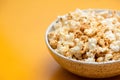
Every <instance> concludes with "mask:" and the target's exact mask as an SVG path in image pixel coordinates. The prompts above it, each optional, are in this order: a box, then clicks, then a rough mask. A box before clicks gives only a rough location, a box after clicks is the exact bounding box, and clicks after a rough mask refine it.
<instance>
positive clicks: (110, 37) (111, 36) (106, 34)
mask: <svg viewBox="0 0 120 80" xmlns="http://www.w3.org/2000/svg"><path fill="white" fill-rule="evenodd" d="M105 36H106V38H108V39H110V40H111V41H113V40H116V38H115V35H114V34H113V33H112V31H107V32H105Z"/></svg>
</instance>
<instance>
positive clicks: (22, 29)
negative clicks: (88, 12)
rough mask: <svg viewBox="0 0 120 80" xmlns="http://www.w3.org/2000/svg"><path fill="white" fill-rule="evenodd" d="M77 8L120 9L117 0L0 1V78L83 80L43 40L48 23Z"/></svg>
mask: <svg viewBox="0 0 120 80" xmlns="http://www.w3.org/2000/svg"><path fill="white" fill-rule="evenodd" d="M76 8H80V9H86V8H103V9H104V8H106V9H116V10H120V0H0V80H73V79H74V80H81V79H83V78H81V77H78V76H75V75H73V74H71V73H69V72H67V71H65V70H63V69H62V68H61V67H60V66H59V65H58V64H57V63H56V62H55V60H54V59H53V58H52V57H51V55H50V54H49V52H48V50H47V47H46V45H45V41H44V34H45V30H46V28H47V27H48V26H49V24H50V23H51V22H52V21H53V20H54V19H55V18H56V17H57V16H58V15H62V14H65V13H67V12H69V11H73V10H75V9H76ZM114 78H115V79H119V78H120V77H119V76H118V77H114ZM112 79H113V78H112Z"/></svg>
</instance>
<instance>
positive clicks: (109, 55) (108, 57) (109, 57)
mask: <svg viewBox="0 0 120 80" xmlns="http://www.w3.org/2000/svg"><path fill="white" fill-rule="evenodd" d="M112 58H113V55H112V54H106V55H105V61H109V60H110V59H112Z"/></svg>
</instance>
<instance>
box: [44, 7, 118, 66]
mask: <svg viewBox="0 0 120 80" xmlns="http://www.w3.org/2000/svg"><path fill="white" fill-rule="evenodd" d="M87 10H89V9H82V11H87ZM92 10H95V11H98V12H99V11H106V10H107V11H114V10H112V9H92ZM115 11H117V13H118V14H120V11H119V10H115ZM56 21H57V20H54V21H53V22H52V23H51V24H50V25H49V26H48V28H47V30H46V32H45V43H46V45H47V47H48V48H49V49H50V50H51V51H52V54H55V55H57V56H59V57H61V58H64V59H66V60H69V61H72V62H75V63H81V64H93V65H99V64H112V63H117V62H120V60H114V61H107V62H86V61H80V60H75V59H71V58H68V57H65V56H64V55H61V54H60V53H58V52H56V51H55V50H54V49H53V48H52V47H51V46H50V44H49V42H48V33H49V32H50V30H51V29H52V27H53V25H54V24H55V23H56Z"/></svg>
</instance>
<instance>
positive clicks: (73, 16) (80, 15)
mask: <svg viewBox="0 0 120 80" xmlns="http://www.w3.org/2000/svg"><path fill="white" fill-rule="evenodd" d="M48 40H49V44H50V46H51V47H52V48H53V49H54V50H55V51H56V52H58V53H59V54H62V55H64V56H66V57H69V58H70V59H76V60H80V61H86V62H107V61H113V60H120V15H119V14H118V12H117V11H111V10H103V11H102V10H101V11H97V10H93V9H88V10H86V11H85V10H80V9H77V10H76V11H74V12H69V13H68V14H65V15H64V16H58V18H57V21H56V23H54V25H53V30H52V31H50V32H49V33H48Z"/></svg>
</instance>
